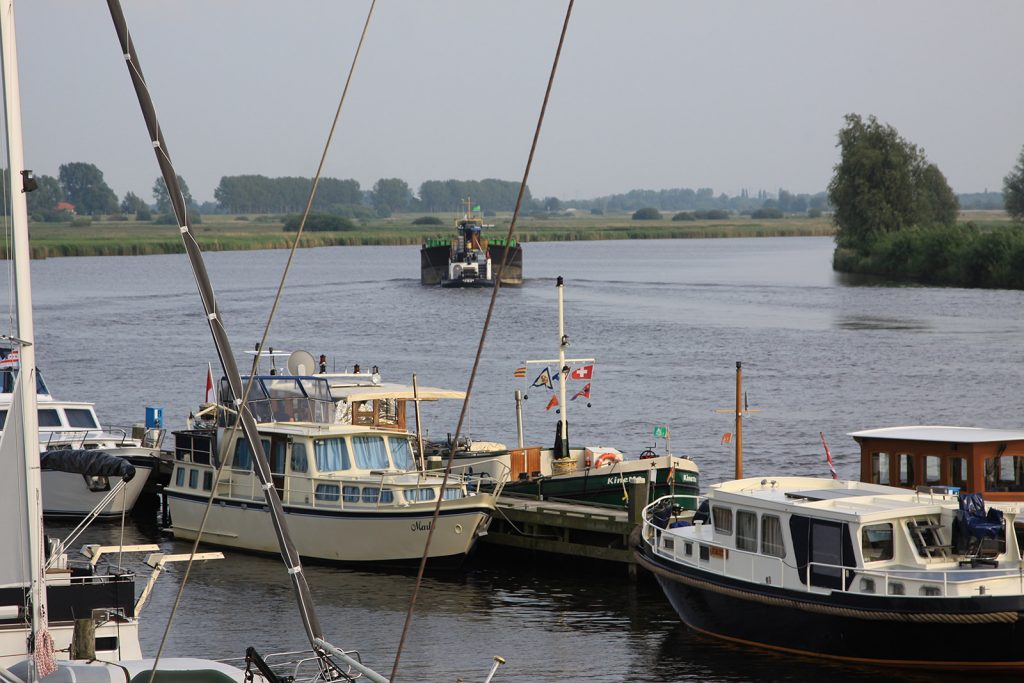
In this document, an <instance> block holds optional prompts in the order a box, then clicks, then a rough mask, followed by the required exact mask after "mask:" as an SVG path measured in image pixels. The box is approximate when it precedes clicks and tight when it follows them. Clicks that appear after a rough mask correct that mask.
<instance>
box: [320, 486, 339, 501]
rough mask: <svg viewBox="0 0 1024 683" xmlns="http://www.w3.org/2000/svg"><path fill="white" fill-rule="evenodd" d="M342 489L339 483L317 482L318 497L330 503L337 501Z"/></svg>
mask: <svg viewBox="0 0 1024 683" xmlns="http://www.w3.org/2000/svg"><path fill="white" fill-rule="evenodd" d="M340 492H341V489H340V488H339V487H338V485H337V484H317V485H316V494H315V495H316V499H317V500H322V501H326V502H329V503H337V502H338V497H339V495H340Z"/></svg>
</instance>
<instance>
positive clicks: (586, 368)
mask: <svg viewBox="0 0 1024 683" xmlns="http://www.w3.org/2000/svg"><path fill="white" fill-rule="evenodd" d="M593 376H594V366H593V365H581V366H580V367H578V368H576V369H575V370H573V371H572V374H571V375H569V377H570V378H572V379H590V378H591V377H593Z"/></svg>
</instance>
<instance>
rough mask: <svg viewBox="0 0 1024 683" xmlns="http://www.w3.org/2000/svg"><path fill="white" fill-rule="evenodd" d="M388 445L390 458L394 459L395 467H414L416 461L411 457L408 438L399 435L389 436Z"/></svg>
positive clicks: (406, 468) (404, 468)
mask: <svg viewBox="0 0 1024 683" xmlns="http://www.w3.org/2000/svg"><path fill="white" fill-rule="evenodd" d="M388 447H389V448H390V449H391V459H392V460H394V461H395V469H399V470H414V469H416V463H415V462H414V461H413V459H412V447H411V445H410V444H409V439H407V438H405V437H399V436H392V437H389V438H388Z"/></svg>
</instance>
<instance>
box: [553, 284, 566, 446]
mask: <svg viewBox="0 0 1024 683" xmlns="http://www.w3.org/2000/svg"><path fill="white" fill-rule="evenodd" d="M555 288H556V289H557V290H558V375H559V378H558V380H559V381H558V407H559V410H560V412H561V415H562V420H561V427H560V429H561V430H562V440H561V442H562V452H561V453H556V454H555V455H556V456H557V457H559V458H567V457H569V423H568V419H569V418H568V411H567V408H568V407H569V406H567V405H566V404H565V384H566V382H568V381H569V372H568V369H569V368H567V367H566V365H565V347H566V346H568V345H569V338H568V337H566V336H565V304H564V301H563V291H564V290H565V282H564V281H563V280H562V276H561V275H559V276H558V280H556V281H555Z"/></svg>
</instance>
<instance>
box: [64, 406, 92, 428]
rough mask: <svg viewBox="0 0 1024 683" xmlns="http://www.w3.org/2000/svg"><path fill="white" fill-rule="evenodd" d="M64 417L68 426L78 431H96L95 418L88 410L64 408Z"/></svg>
mask: <svg viewBox="0 0 1024 683" xmlns="http://www.w3.org/2000/svg"><path fill="white" fill-rule="evenodd" d="M64 415H66V416H67V418H68V426H70V427H78V428H79V429H98V428H99V425H97V424H96V418H95V416H93V414H92V411H91V410H89V409H88V408H65V409H64Z"/></svg>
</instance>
